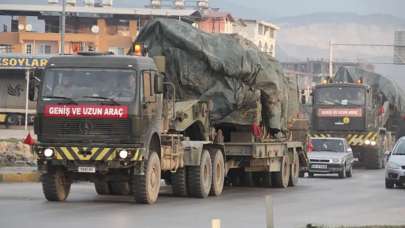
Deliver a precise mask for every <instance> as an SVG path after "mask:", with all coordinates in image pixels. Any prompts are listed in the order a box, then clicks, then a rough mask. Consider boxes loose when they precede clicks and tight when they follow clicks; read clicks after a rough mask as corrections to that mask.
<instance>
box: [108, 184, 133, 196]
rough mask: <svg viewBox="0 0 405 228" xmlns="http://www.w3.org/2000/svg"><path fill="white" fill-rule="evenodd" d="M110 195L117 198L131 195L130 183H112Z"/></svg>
mask: <svg viewBox="0 0 405 228" xmlns="http://www.w3.org/2000/svg"><path fill="white" fill-rule="evenodd" d="M110 193H111V194H112V195H117V196H127V195H129V194H130V193H131V189H130V187H129V183H128V182H124V181H120V182H110Z"/></svg>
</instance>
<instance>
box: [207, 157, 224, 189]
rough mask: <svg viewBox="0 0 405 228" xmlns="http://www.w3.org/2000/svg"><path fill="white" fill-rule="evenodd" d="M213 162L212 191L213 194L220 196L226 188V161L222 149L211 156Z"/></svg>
mask: <svg viewBox="0 0 405 228" xmlns="http://www.w3.org/2000/svg"><path fill="white" fill-rule="evenodd" d="M211 160H212V161H211V162H212V183H211V192H210V195H212V196H219V195H221V194H222V190H223V189H224V180H225V162H224V156H223V154H222V152H221V151H220V150H217V151H216V152H215V153H214V154H213V157H211Z"/></svg>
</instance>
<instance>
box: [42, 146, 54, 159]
mask: <svg viewBox="0 0 405 228" xmlns="http://www.w3.org/2000/svg"><path fill="white" fill-rule="evenodd" d="M44 156H45V157H47V158H50V157H52V156H53V150H52V149H51V148H46V149H45V150H44Z"/></svg>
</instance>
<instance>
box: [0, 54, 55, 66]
mask: <svg viewBox="0 0 405 228" xmlns="http://www.w3.org/2000/svg"><path fill="white" fill-rule="evenodd" d="M47 63H48V57H35V56H0V68H8V69H27V68H44V67H45V66H46V64H47Z"/></svg>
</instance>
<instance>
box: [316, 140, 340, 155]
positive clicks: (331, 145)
mask: <svg viewBox="0 0 405 228" xmlns="http://www.w3.org/2000/svg"><path fill="white" fill-rule="evenodd" d="M311 143H312V146H313V149H312V150H313V151H316V152H321V151H324V152H344V143H343V141H342V140H340V139H311Z"/></svg>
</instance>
